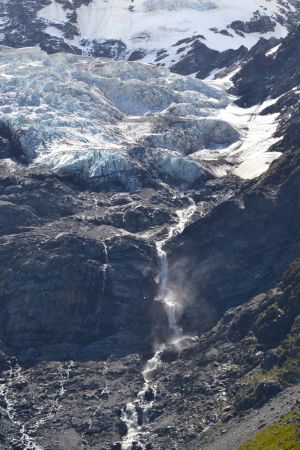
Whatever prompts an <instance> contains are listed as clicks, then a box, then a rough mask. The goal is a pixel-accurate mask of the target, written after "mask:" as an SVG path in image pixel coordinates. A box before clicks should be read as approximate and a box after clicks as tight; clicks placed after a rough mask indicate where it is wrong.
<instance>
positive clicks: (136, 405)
mask: <svg viewBox="0 0 300 450" xmlns="http://www.w3.org/2000/svg"><path fill="white" fill-rule="evenodd" d="M195 210H196V204H195V202H194V201H192V200H190V204H189V205H188V207H187V208H183V209H181V210H179V211H177V215H178V222H177V223H176V224H175V225H174V226H171V227H170V229H169V233H168V235H167V237H166V238H164V239H162V240H160V241H157V242H156V249H157V254H158V256H159V259H160V271H159V272H160V283H159V284H160V285H159V292H158V298H159V299H160V300H161V301H162V303H163V304H164V307H165V311H166V314H167V318H168V326H169V338H168V341H167V342H165V343H161V344H159V345H158V346H157V348H156V351H155V353H154V356H153V357H152V358H150V359H149V360H148V361H147V362H146V364H145V366H144V369H143V372H142V375H143V377H144V386H143V388H142V390H141V391H140V392H139V393H138V395H137V398H136V400H135V401H134V402H129V403H128V404H127V405H126V406H125V408H124V410H123V413H122V417H121V419H122V421H123V422H124V424H125V425H126V428H127V434H126V435H125V436H124V438H123V440H122V450H133V449H135V448H138V449H143V448H144V447H143V444H142V443H141V442H140V437H141V436H143V437H145V438H146V437H147V431H146V430H145V425H147V423H148V422H149V412H150V411H151V409H152V407H153V404H154V402H155V396H156V384H155V382H153V381H152V379H153V375H154V374H155V371H156V369H157V368H158V367H159V365H160V364H161V355H162V353H163V351H164V350H165V348H166V346H167V344H174V345H179V344H180V341H181V340H182V339H183V338H184V335H183V331H182V329H181V327H180V326H179V324H178V315H179V313H180V308H181V305H180V298H178V295H177V293H176V291H175V289H173V288H172V287H171V286H170V285H169V265H168V258H167V253H166V251H165V250H164V247H165V245H166V243H167V242H168V241H169V240H170V239H172V238H174V237H175V236H176V235H178V234H180V233H182V232H183V231H184V229H185V227H186V225H187V223H189V221H190V219H191V217H192V216H193V214H194V212H195ZM137 445H138V447H136V446H137Z"/></svg>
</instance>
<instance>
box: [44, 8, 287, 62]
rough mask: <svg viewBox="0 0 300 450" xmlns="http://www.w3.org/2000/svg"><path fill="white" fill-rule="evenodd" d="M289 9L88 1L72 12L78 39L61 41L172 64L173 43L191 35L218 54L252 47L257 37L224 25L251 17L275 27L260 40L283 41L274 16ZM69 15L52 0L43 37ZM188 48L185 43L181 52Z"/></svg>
mask: <svg viewBox="0 0 300 450" xmlns="http://www.w3.org/2000/svg"><path fill="white" fill-rule="evenodd" d="M291 9H292V6H289V5H288V3H286V4H285V5H283V4H281V2H279V1H277V0H213V1H210V0H122V1H120V0H92V1H91V2H90V3H89V4H88V5H85V4H84V5H81V6H80V7H79V8H78V9H76V17H77V19H76V26H77V30H78V36H74V38H73V39H66V38H65V41H66V43H67V44H70V45H75V46H77V47H79V48H82V49H83V50H84V51H86V41H93V40H94V41H98V42H103V41H105V40H110V39H114V40H119V41H122V42H123V43H125V45H126V46H127V51H126V53H124V55H123V58H126V57H127V56H129V54H130V53H131V52H132V51H135V50H142V51H144V52H145V53H146V55H145V57H144V58H143V61H144V62H154V61H155V59H156V57H157V52H158V51H159V50H161V49H165V50H166V51H167V54H168V56H166V58H164V59H163V62H164V64H166V65H171V64H173V63H174V62H176V61H177V60H178V59H179V58H180V57H181V56H182V54H181V52H180V54H178V53H177V50H178V48H179V47H178V45H176V44H177V43H178V41H182V40H184V39H191V38H193V37H196V36H198V37H200V39H202V42H203V43H204V44H205V45H207V46H208V47H209V48H212V49H215V50H219V51H224V50H227V49H237V48H238V47H240V46H241V45H244V46H245V47H247V48H251V47H252V46H253V45H255V44H256V43H257V41H258V40H259V39H260V37H261V36H262V33H260V32H248V33H246V34H244V33H239V32H236V31H235V30H234V29H231V28H228V26H229V25H230V24H231V23H232V22H233V20H234V21H242V22H249V21H250V20H252V19H253V18H254V15H255V14H256V15H257V14H259V15H260V16H262V17H268V18H270V19H271V20H272V21H273V22H274V29H272V30H271V31H267V32H263V37H265V38H266V39H268V38H270V37H272V36H275V37H277V38H280V37H284V36H286V34H287V29H286V27H285V25H283V24H282V20H281V19H280V17H279V16H281V17H282V15H284V14H285V13H288V12H289V11H290V10H291ZM70 13H71V10H68V8H66V7H63V6H62V5H61V4H60V3H58V2H56V0H52V3H51V4H49V5H48V6H46V7H44V8H43V9H41V10H40V11H39V13H38V17H39V18H40V19H41V20H43V21H45V23H46V24H47V25H48V28H47V32H48V33H49V34H50V35H54V36H57V31H58V33H60V30H59V29H58V28H59V27H60V26H61V25H62V24H63V23H65V22H67V21H68V16H69V15H70ZM56 27H58V28H56ZM55 30H57V31H55ZM224 30H225V31H226V32H225V33H224ZM220 32H222V33H220ZM59 35H60V34H59ZM190 45H191V43H188V42H187V43H186V44H185V46H186V51H188V49H189V48H190Z"/></svg>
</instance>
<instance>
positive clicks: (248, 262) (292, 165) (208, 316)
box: [169, 152, 300, 331]
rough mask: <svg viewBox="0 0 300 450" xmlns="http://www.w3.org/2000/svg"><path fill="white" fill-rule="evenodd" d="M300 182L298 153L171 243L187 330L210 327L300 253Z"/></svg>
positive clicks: (270, 281)
mask: <svg viewBox="0 0 300 450" xmlns="http://www.w3.org/2000/svg"><path fill="white" fill-rule="evenodd" d="M299 185H300V171H299V152H295V153H294V154H289V155H287V156H286V158H283V159H280V160H279V161H277V162H275V163H273V165H272V166H271V168H270V169H269V171H268V172H267V173H266V175H264V176H262V177H261V178H260V179H259V181H257V182H254V183H251V184H250V186H249V187H248V188H246V189H244V192H243V194H242V195H241V196H239V197H237V198H236V199H235V200H230V201H227V202H224V203H222V204H221V205H220V206H218V207H216V208H215V209H214V210H213V211H212V212H211V213H209V214H208V215H207V216H206V217H204V218H201V219H199V220H197V221H196V222H195V223H193V224H192V225H190V226H189V227H187V228H186V230H185V231H184V233H183V234H182V235H181V236H179V237H178V238H177V239H175V241H174V242H173V243H171V244H170V247H169V257H170V272H171V274H172V280H171V283H172V282H173V283H174V285H175V286H183V287H182V288H181V289H182V292H181V298H182V299H183V303H184V304H185V303H186V307H185V310H184V314H183V317H182V321H183V324H184V326H185V327H186V328H187V329H189V328H190V329H191V331H192V330H198V331H201V330H203V329H206V328H207V327H209V326H210V324H211V323H212V322H214V321H215V320H216V319H217V318H218V317H219V316H220V314H222V312H224V310H225V309H227V308H228V307H230V306H233V305H237V304H240V303H243V302H245V301H247V299H249V298H250V297H251V296H253V295H255V294H258V293H259V292H262V291H264V290H266V289H267V288H269V287H272V286H273V285H274V283H276V281H277V279H278V277H279V276H280V275H281V274H282V272H283V271H284V270H285V268H286V267H287V265H288V264H289V263H290V262H291V261H293V260H294V259H295V258H296V257H297V256H299V255H300V246H299V228H298V221H299V215H300V203H299V195H297V193H299Z"/></svg>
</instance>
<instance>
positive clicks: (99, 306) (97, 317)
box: [96, 241, 108, 330]
mask: <svg viewBox="0 0 300 450" xmlns="http://www.w3.org/2000/svg"><path fill="white" fill-rule="evenodd" d="M102 245H103V250H104V264H103V266H102V270H103V280H102V289H101V295H100V297H99V300H98V305H97V309H96V330H99V328H100V320H101V309H102V304H103V299H104V294H105V290H106V282H107V269H108V247H107V245H106V242H105V241H102Z"/></svg>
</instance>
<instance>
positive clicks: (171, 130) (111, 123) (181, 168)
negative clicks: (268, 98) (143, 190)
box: [0, 48, 275, 190]
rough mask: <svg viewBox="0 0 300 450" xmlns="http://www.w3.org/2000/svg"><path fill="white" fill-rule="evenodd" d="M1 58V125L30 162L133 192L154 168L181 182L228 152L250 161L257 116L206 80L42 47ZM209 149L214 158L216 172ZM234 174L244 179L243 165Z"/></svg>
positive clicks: (4, 52)
mask: <svg viewBox="0 0 300 450" xmlns="http://www.w3.org/2000/svg"><path fill="white" fill-rule="evenodd" d="M0 54H1V62H0V122H1V123H3V124H5V125H6V126H8V127H9V128H10V129H11V130H12V133H13V135H14V136H15V137H17V139H18V141H19V143H20V145H21V147H22V149H23V152H24V154H25V155H26V157H27V160H28V161H29V163H30V164H33V165H35V166H40V167H43V168H44V169H46V170H51V171H53V172H55V173H58V174H71V175H73V176H78V177H82V178H84V179H85V180H87V181H88V182H90V183H93V184H96V185H101V186H102V185H108V184H109V183H112V184H113V183H114V182H115V183H119V184H121V185H122V186H124V187H125V188H126V189H130V190H132V189H137V188H138V187H141V186H143V185H144V184H145V183H148V182H150V181H149V180H150V178H151V176H150V174H152V173H153V174H155V173H156V174H159V176H160V177H162V178H166V179H170V180H172V182H173V183H175V184H176V183H177V184H178V183H179V184H180V185H181V184H182V183H187V184H188V185H191V184H193V183H195V182H199V181H201V180H202V179H203V178H204V177H205V176H212V175H215V174H216V171H215V166H216V161H218V155H220V154H221V155H222V158H224V153H225V154H226V155H227V157H228V158H229V159H230V158H231V154H236V155H237V157H236V160H237V161H238V164H242V163H243V164H244V159H245V158H244V157H243V155H245V154H246V153H247V148H246V147H247V146H246V147H245V145H244V147H243V142H244V141H243V139H244V140H246V142H247V141H248V142H250V141H251V139H250V138H249V135H247V133H245V127H246V126H247V117H248V116H249V117H252V116H253V113H252V112H249V114H248V116H247V113H245V114H244V115H242V113H240V108H237V107H235V106H233V105H232V104H231V103H232V99H231V98H230V97H229V96H228V95H227V94H226V93H225V92H223V91H222V89H220V88H219V87H215V86H213V85H212V84H210V83H209V82H203V81H200V80H197V79H192V78H191V77H182V76H179V75H176V74H172V73H170V72H169V71H168V69H166V68H162V67H157V66H154V65H151V64H143V63H139V62H130V63H129V62H122V61H112V60H106V59H92V58H89V57H80V56H76V55H70V54H55V55H47V54H45V53H44V52H42V51H41V50H39V49H37V48H27V49H18V50H13V49H8V48H2V49H1V52H0ZM230 108H231V109H230ZM230 111H231V113H230ZM232 111H233V112H232ZM241 117H243V118H244V120H241ZM249 120H250V119H249ZM269 122H270V121H269ZM269 122H268V123H266V126H268V127H269V129H271V130H272V132H273V131H275V130H273V128H272V126H273V125H272V124H273V122H272V120H271V122H270V123H269ZM271 125H272V126H271ZM261 127H262V128H261V132H264V129H263V124H262V125H261ZM253 139H254V140H253ZM253 139H252V141H251V145H252V147H251V148H252V149H253V145H255V136H254V138H253ZM258 139H260V136H258ZM241 146H242V151H240V152H238V149H239V148H240V147H241ZM265 147H266V148H265V151H267V146H265ZM134 149H139V150H138V151H135V150H134ZM208 154H209V155H212V154H213V155H214V156H213V157H212V158H214V164H213V166H214V168H212V169H211V170H210V167H209V164H207V159H208V160H209V159H210V157H207V155H208ZM270 155H271V157H270ZM248 156H249V155H248ZM231 159H232V158H231ZM271 160H272V154H269V156H268V163H270V162H271ZM231 164H232V161H231ZM233 165H234V164H233ZM238 174H240V175H241V176H245V174H246V176H245V177H247V164H246V166H245V164H244V165H243V167H242V169H241V170H240V173H238ZM153 176H154V175H153Z"/></svg>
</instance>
